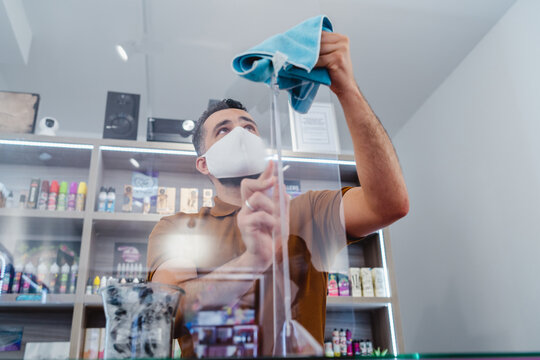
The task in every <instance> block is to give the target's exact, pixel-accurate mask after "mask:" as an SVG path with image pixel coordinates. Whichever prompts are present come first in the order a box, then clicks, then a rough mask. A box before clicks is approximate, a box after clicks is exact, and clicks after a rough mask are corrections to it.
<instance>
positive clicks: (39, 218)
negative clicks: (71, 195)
mask: <svg viewBox="0 0 540 360" xmlns="http://www.w3.org/2000/svg"><path fill="white" fill-rule="evenodd" d="M83 218H84V212H78V211H77V212H75V211H47V210H35V209H5V208H3V209H0V229H2V232H1V233H0V237H4V236H5V237H10V236H11V237H20V236H26V237H33V238H34V239H35V240H38V239H41V240H47V239H49V238H50V240H65V241H81V238H80V237H81V234H82V226H83Z"/></svg>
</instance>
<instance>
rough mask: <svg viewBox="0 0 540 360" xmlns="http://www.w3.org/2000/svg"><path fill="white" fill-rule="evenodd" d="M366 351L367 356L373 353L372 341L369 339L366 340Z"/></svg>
mask: <svg viewBox="0 0 540 360" xmlns="http://www.w3.org/2000/svg"><path fill="white" fill-rule="evenodd" d="M366 353H367V355H368V356H371V355H373V343H372V342H371V340H369V339H367V340H366Z"/></svg>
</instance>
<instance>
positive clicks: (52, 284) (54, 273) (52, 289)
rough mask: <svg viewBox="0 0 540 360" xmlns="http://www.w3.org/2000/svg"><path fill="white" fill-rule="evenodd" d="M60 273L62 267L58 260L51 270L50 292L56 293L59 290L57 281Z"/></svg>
mask: <svg viewBox="0 0 540 360" xmlns="http://www.w3.org/2000/svg"><path fill="white" fill-rule="evenodd" d="M59 273H60V267H59V266H58V264H57V263H56V261H55V262H54V263H53V264H52V265H51V268H50V270H49V292H50V293H51V294H54V293H56V292H57V283H58V278H59V275H60V274H59Z"/></svg>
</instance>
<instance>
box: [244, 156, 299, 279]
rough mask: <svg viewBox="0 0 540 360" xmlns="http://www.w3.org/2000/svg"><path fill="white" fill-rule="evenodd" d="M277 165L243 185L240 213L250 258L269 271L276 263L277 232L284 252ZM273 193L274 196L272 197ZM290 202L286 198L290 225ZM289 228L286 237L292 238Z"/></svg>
mask: <svg viewBox="0 0 540 360" xmlns="http://www.w3.org/2000/svg"><path fill="white" fill-rule="evenodd" d="M273 171H274V163H273V162H271V161H270V162H269V163H268V166H267V167H266V169H265V170H264V172H263V173H262V174H261V175H260V176H259V177H258V178H257V179H244V180H242V183H241V185H240V191H241V194H242V208H241V209H240V212H239V213H238V218H237V221H238V227H239V229H240V232H241V234H242V240H243V241H244V244H245V245H246V255H248V256H253V257H254V258H255V259H256V260H257V262H258V263H259V264H260V265H261V267H263V268H264V269H266V268H267V267H268V266H270V264H271V262H272V241H273V240H272V234H273V232H274V231H276V235H278V241H279V243H278V244H277V247H276V251H278V250H279V249H280V245H281V240H280V239H281V237H280V236H279V234H280V233H281V227H280V217H279V195H278V181H277V178H276V176H274V175H273ZM271 190H273V194H271V192H272V191H271ZM288 208H289V199H288V197H286V214H285V216H286V219H287V221H286V224H287V226H288V224H289V217H288ZM288 230H289V229H288V228H287V229H286V234H287V236H288V233H289V232H288Z"/></svg>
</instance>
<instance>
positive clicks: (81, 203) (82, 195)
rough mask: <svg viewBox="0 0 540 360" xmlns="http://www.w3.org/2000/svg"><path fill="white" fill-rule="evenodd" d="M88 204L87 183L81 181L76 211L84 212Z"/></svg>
mask: <svg viewBox="0 0 540 360" xmlns="http://www.w3.org/2000/svg"><path fill="white" fill-rule="evenodd" d="M85 202H86V183H85V182H84V181H81V182H80V183H79V187H78V188H77V201H76V204H75V210H77V211H84V203H85Z"/></svg>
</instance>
